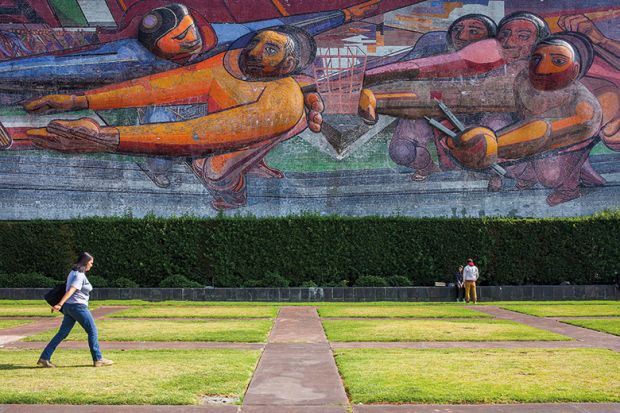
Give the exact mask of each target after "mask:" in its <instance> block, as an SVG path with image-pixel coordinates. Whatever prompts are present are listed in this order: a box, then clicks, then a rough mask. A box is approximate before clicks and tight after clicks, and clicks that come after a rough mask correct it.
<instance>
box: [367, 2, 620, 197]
mask: <svg viewBox="0 0 620 413" xmlns="http://www.w3.org/2000/svg"><path fill="white" fill-rule="evenodd" d="M530 17H532V16H531V14H530V13H525V12H517V13H513V14H511V15H509V16H506V17H505V18H504V19H502V21H501V22H500V26H499V29H498V39H502V42H501V44H502V47H503V48H505V52H504V55H505V57H506V58H507V60H508V61H509V62H511V63H510V64H509V65H508V66H506V67H507V70H508V71H506V70H505V71H504V74H503V75H504V77H507V78H508V79H507V80H508V81H509V82H511V80H510V76H514V75H515V74H516V73H518V72H519V71H520V70H519V68H520V65H516V64H515V63H512V62H518V61H523V60H522V59H523V58H524V57H527V55H528V54H527V53H528V52H527V50H531V45H529V46H528V44H531V42H532V39H534V40H535V39H537V38H538V36H536V37H533V36H532V33H533V32H534V31H533V30H534V29H535V28H540V27H543V26H540V24H538V23H540V22H543V21H542V19H539V18H538V19H537V18H536V16H534V18H532V19H531V20H532V22H531V23H529V28H528V23H526V22H525V20H526V19H529V18H530ZM535 22H537V23H535ZM561 22H562V21H561ZM543 24H544V22H543ZM545 26H546V25H545ZM537 32H538V33H539V34H540V33H542V34H544V33H545V32H546V33H548V29H547V28H543V29H542V30H540V29H538V30H537ZM528 41H529V43H528ZM577 42H578V41H577ZM478 44H479V43H476V44H475V45H478ZM472 47H473V46H472ZM437 57H438V56H436V57H435V59H436V58H437ZM423 60H425V59H418V61H423ZM427 60H433V58H430V59H427ZM435 62H436V60H435ZM589 65H590V64H587V65H586V66H588V67H589ZM392 66H393V67H398V64H395V65H392ZM381 69H382V68H378V69H376V70H377V71H379V70H381ZM399 70H400V69H399ZM416 70H417V69H416ZM593 72H594V73H596V70H595V71H593ZM479 73H481V74H482V71H479ZM492 73H494V72H492ZM606 73H609V72H606ZM612 73H613V72H612ZM406 74H407V72H401V75H402V76H405V75H406ZM412 74H413V75H415V74H416V72H414V73H411V72H409V75H412ZM495 74H496V73H495ZM418 75H419V73H418ZM583 75H584V74H581V76H580V77H583ZM388 77H389V76H388ZM384 78H385V77H384ZM487 81H491V82H493V81H494V79H493V78H492V76H491V77H490V78H488V79H487ZM515 82H516V83H515V84H514V85H513V87H514V89H515V90H516V89H519V88H520V87H521V84H522V82H521V83H519V82H518V81H517V80H515ZM371 83H372V80H371ZM474 84H476V85H477V86H478V87H480V86H482V84H479V83H474ZM584 84H586V86H588V87H589V89H590V90H592V92H593V93H594V95H595V96H596V98H597V99H598V100H599V101H600V104H601V105H602V106H603V114H602V116H603V125H606V124H609V125H610V126H608V130H609V131H613V130H616V133H617V126H615V127H614V121H613V118H614V117H616V118H617V108H618V105H617V104H614V103H615V102H618V98H617V96H618V94H617V87H614V88H613V89H614V90H610V87H606V88H599V89H598V90H595V89H596V88H594V87H592V82H591V81H590V82H588V78H586V79H584ZM599 84H600V81H599ZM387 85H388V86H389V88H392V87H393V84H390V83H387ZM489 86H491V87H489ZM492 86H495V87H492ZM498 86H500V85H498V84H495V85H485V87H481V88H480V90H493V89H497V88H498ZM506 87H507V86H506V85H504V88H506ZM511 88H512V87H511ZM371 89H372V90H379V91H381V90H382V89H381V86H380V85H377V86H371ZM438 89H440V88H438ZM500 90H501V87H500ZM390 91H391V92H394V91H393V89H390ZM366 93H368V92H366ZM436 93H437V92H436ZM465 93H466V92H465ZM533 94H536V93H533ZM386 95H387V96H390V97H388V98H387V99H388V100H390V99H392V100H399V99H400V100H401V101H402V100H403V98H402V97H401V98H396V99H395V98H394V97H393V96H396V95H397V94H396V95H395V94H394V93H386ZM475 95H476V94H475V93H474V96H475ZM537 97H538V98H539V99H540V98H541V97H540V96H538V95H537ZM485 98H488V97H485ZM603 98H605V99H606V101H604V100H603ZM543 99H544V98H543ZM482 100H485V99H482ZM610 102H611V103H612V104H609V103H610ZM360 104H361V107H360V111H361V114H362V115H363V116H367V115H368V113H369V112H370V113H372V112H373V110H374V107H375V105H378V106H379V107H381V106H382V105H383V106H384V107H385V106H391V107H394V108H396V107H397V106H399V104H398V103H397V102H395V103H392V104H390V103H386V102H377V100H376V97H375V95H374V93H372V92H370V93H369V94H367V95H366V96H365V93H363V94H362V96H361V99H360ZM597 106H598V105H597ZM504 107H505V108H504V110H508V109H507V108H509V107H515V108H516V109H517V113H516V115H518V117H519V118H520V119H524V118H523V116H526V115H527V111H521V110H519V103H518V102H514V105H513V102H510V104H507V105H504ZM384 110H385V109H379V111H384ZM403 110H405V109H404V108H403V109H400V110H398V109H395V112H396V113H403ZM487 110H488V111H489V112H493V111H494V110H493V109H491V108H489V109H487ZM610 112H611V113H610ZM385 113H389V114H394V111H389V110H388V111H386V112H385ZM419 115H420V113H419V111H418V116H419ZM373 116H374V115H372V114H371V116H370V121H372V120H373ZM513 117H514V116H513ZM484 118H485V122H483V123H482V124H485V126H490V127H492V128H493V129H495V130H498V129H501V128H502V127H504V126H507V125H508V124H509V123H512V122H510V121H509V119H510V116H509V114H508V113H506V114H501V113H496V114H495V115H493V114H492V113H491V114H487V115H485V116H484ZM614 128H615V129H614ZM612 133H613V132H612ZM592 135H595V134H592ZM601 135H603V132H602V131H601ZM590 137H592V136H587V137H586V138H590ZM442 142H446V141H445V140H442V141H440V142H438V147H441V146H442ZM594 143H595V142H593V141H592V140H589V141H588V143H587V144H583V145H580V146H575V147H573V148H571V149H569V150H564V151H562V152H560V153H559V154H557V155H551V154H547V155H548V156H547V159H546V160H544V161H538V162H536V166H537V171H536V172H535V171H534V169H533V164H528V163H521V164H518V165H515V166H513V167H510V168H509V171H510V172H511V173H512V177H514V178H515V179H516V180H517V183H516V187H517V189H526V188H529V187H531V186H533V185H534V184H536V183H541V184H542V185H544V186H546V187H553V188H555V189H556V190H555V191H554V193H552V194H551V195H550V196H549V197H548V198H547V202H548V203H549V204H550V205H552V206H553V205H557V204H558V203H561V202H565V201H568V200H570V199H574V198H576V197H577V196H579V190H578V189H577V186H578V185H579V184H583V185H589V186H598V185H603V184H604V183H605V180H604V179H603V178H602V177H601V176H600V175H599V174H598V173H597V172H596V171H595V170H594V169H593V168H592V166H591V165H590V163H589V162H588V155H589V152H590V150H591V148H592V146H593V144H594ZM608 146H609V145H608ZM610 147H613V144H611V146H610ZM449 149H450V152H451V154H452V155H453V156H454V153H453V150H452V149H453V148H449ZM438 153H439V155H441V151H438ZM440 161H441V158H440ZM432 166H433V165H431V168H432ZM577 166H578V167H577ZM432 171H433V170H431V171H430V172H432ZM423 172H425V171H423ZM427 174H428V173H426V174H425V173H423V174H420V175H421V176H420V178H419V179H423V178H424V175H427ZM416 177H417V175H414V179H415V178H416ZM501 186H502V182H501V177H500V176H497V175H495V176H492V177H491V179H490V181H489V190H499V189H501Z"/></svg>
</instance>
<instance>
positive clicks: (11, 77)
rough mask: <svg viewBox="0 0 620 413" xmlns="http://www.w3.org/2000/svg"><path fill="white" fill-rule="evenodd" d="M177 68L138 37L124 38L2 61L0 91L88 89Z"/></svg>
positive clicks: (0, 64)
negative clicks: (81, 48)
mask: <svg viewBox="0 0 620 413" xmlns="http://www.w3.org/2000/svg"><path fill="white" fill-rule="evenodd" d="M176 67H178V65H177V64H175V63H173V62H169V61H167V60H164V59H159V58H157V57H155V56H154V55H153V54H152V53H151V52H149V51H148V50H146V49H145V48H144V46H142V45H141V44H140V43H139V42H138V41H137V40H135V39H130V40H121V41H116V42H112V43H108V44H104V45H103V46H101V47H98V48H96V49H93V50H83V51H80V52H75V51H74V52H73V53H71V54H63V55H61V54H49V55H44V56H32V57H25V58H20V59H13V60H8V61H3V62H0V90H8V91H24V90H27V91H29V90H32V89H33V88H36V90H39V91H41V90H50V91H52V90H58V88H59V87H61V88H63V89H86V88H89V87H91V88H92V87H94V86H98V85H105V84H110V83H115V82H121V81H124V80H127V79H131V78H136V77H140V76H146V75H149V74H151V73H155V72H163V71H165V70H170V69H174V68H176Z"/></svg>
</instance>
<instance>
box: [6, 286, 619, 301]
mask: <svg viewBox="0 0 620 413" xmlns="http://www.w3.org/2000/svg"><path fill="white" fill-rule="evenodd" d="M47 291H48V289H47V288H0V300H37V299H41V298H42V296H43V294H44V293H45V292H47ZM455 297H456V296H455V289H454V288H453V287H317V288H95V289H94V290H93V292H92V294H91V298H92V299H93V300H146V301H164V300H187V301H281V302H297V301H300V302H313V301H336V302H337V301H453V300H454V299H455ZM478 297H479V299H480V300H481V301H499V300H501V301H517V300H523V301H530V300H620V289H618V288H617V287H616V286H615V285H520V286H482V287H478Z"/></svg>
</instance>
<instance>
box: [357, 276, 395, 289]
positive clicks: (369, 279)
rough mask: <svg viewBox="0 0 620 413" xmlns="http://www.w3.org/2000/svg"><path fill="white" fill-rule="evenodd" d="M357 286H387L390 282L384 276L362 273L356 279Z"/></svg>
mask: <svg viewBox="0 0 620 413" xmlns="http://www.w3.org/2000/svg"><path fill="white" fill-rule="evenodd" d="M355 286H356V287H387V286H388V282H387V280H386V279H385V278H383V277H377V276H376V275H362V276H361V277H358V278H357V280H355Z"/></svg>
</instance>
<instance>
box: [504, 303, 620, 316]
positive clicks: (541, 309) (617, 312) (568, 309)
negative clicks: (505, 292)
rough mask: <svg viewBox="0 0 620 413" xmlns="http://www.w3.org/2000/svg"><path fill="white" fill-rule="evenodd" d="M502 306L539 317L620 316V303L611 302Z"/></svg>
mask: <svg viewBox="0 0 620 413" xmlns="http://www.w3.org/2000/svg"><path fill="white" fill-rule="evenodd" d="M501 307H502V308H504V309H506V310H510V311H516V312H519V313H523V314H529V315H534V316H538V317H600V316H620V303H618V302H616V303H613V304H612V303H609V304H603V305H600V304H577V305H576V304H552V305H545V304H531V303H530V304H529V305H502V306H501Z"/></svg>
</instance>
